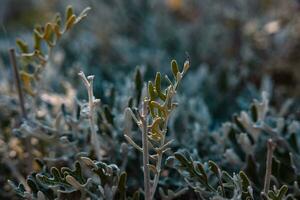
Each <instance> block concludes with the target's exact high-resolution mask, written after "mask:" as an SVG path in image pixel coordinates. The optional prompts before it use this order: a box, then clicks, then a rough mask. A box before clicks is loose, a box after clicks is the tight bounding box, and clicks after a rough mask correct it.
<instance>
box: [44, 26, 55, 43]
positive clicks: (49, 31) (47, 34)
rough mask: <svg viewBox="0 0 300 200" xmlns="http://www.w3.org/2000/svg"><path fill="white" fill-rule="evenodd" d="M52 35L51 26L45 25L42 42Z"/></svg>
mask: <svg viewBox="0 0 300 200" xmlns="http://www.w3.org/2000/svg"><path fill="white" fill-rule="evenodd" d="M52 33H53V30H52V25H51V24H50V23H47V24H46V26H45V32H44V35H43V38H44V40H49V39H50V36H51V34H52Z"/></svg>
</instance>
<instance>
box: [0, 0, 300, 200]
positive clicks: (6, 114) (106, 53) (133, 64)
mask: <svg viewBox="0 0 300 200" xmlns="http://www.w3.org/2000/svg"><path fill="white" fill-rule="evenodd" d="M69 4H70V5H72V6H73V7H74V9H75V10H76V11H77V13H78V12H80V11H81V10H82V9H83V8H85V7H86V6H90V7H92V10H91V11H90V13H89V17H88V18H87V19H85V20H84V22H82V23H81V24H80V26H77V27H75V28H74V29H75V30H73V31H71V32H70V33H68V36H66V37H64V38H63V40H62V41H60V43H59V45H58V46H57V47H55V50H54V51H53V52H52V55H51V59H50V62H49V65H50V67H47V69H46V72H45V73H44V74H45V76H44V78H43V79H44V83H46V85H47V90H48V91H47V92H48V94H50V95H48V96H47V97H46V96H44V97H42V99H44V100H45V99H46V101H47V102H48V103H49V104H51V105H52V106H53V112H55V109H56V110H57V108H56V107H60V105H61V103H62V102H64V103H66V102H65V100H66V99H64V98H68V97H69V98H71V97H74V96H75V95H78V96H79V97H83V95H84V94H85V93H84V92H85V91H82V89H83V87H80V88H79V86H80V82H79V79H78V77H77V73H78V72H79V70H84V71H85V72H86V73H87V74H94V75H95V77H96V79H95V83H94V84H95V90H94V91H95V96H96V97H97V98H100V99H101V100H102V102H104V103H105V104H108V105H109V106H110V108H111V109H112V113H113V114H114V117H115V120H116V121H117V123H118V122H119V121H121V119H120V118H121V117H120V115H121V114H123V109H124V107H125V105H126V103H127V101H128V99H129V97H130V95H131V94H129V92H128V91H129V88H133V87H134V86H133V85H134V84H133V83H132V80H133V79H134V72H135V70H136V68H137V67H140V69H141V71H142V74H143V75H144V79H145V80H148V79H149V77H153V76H154V74H155V72H156V71H161V72H164V73H170V72H169V62H170V60H171V59H173V58H176V59H177V60H178V62H179V63H183V62H184V60H185V59H186V58H189V59H190V61H191V66H192V67H191V73H190V74H189V75H188V76H186V79H185V80H184V81H183V85H182V86H181V87H180V95H179V97H178V100H179V102H181V104H180V106H179V108H178V110H177V111H176V113H175V114H174V117H173V118H172V123H171V125H170V132H171V134H173V135H175V136H176V139H178V141H180V144H181V145H183V147H184V146H185V147H188V146H190V144H189V142H190V140H191V139H189V140H185V139H186V138H187V137H188V133H189V132H191V130H193V134H194V132H197V133H195V134H194V135H193V138H194V139H195V138H196V141H197V138H198V139H199V138H201V137H203V136H201V133H204V134H206V133H207V132H208V131H210V130H214V129H215V128H217V127H220V126H221V123H222V122H224V121H227V120H230V119H231V117H232V115H233V113H237V112H239V111H240V110H243V109H245V110H246V109H248V106H249V103H251V100H252V99H253V98H259V97H260V94H261V92H262V91H263V90H264V91H267V92H268V93H269V94H270V97H271V98H270V100H271V102H270V103H271V105H272V109H274V110H275V111H276V112H279V111H280V109H281V108H282V107H281V105H285V104H289V103H290V102H291V103H290V107H289V109H288V111H287V112H286V115H289V116H290V114H291V113H292V114H291V116H292V117H291V118H292V119H296V120H299V119H300V110H299V109H300V108H299V106H300V104H299V100H300V56H299V50H300V2H299V1H298V0H273V1H271V0H227V1H223V0H214V1H210V0H144V1H140V0H101V1H100V0H99V1H98V0H80V1H75V0H68V1H60V0H44V1H41V0H26V1H19V0H1V5H0V70H1V73H0V97H1V102H0V109H1V112H0V126H1V129H0V133H2V135H4V137H5V136H6V135H7V134H8V132H9V128H10V127H11V126H13V125H14V124H15V122H14V120H13V119H12V118H13V117H14V116H16V115H17V113H18V108H17V107H16V106H15V105H16V104H17V101H16V97H15V94H13V93H12V91H14V89H13V78H12V72H11V68H10V65H9V62H8V49H9V48H11V47H14V46H15V39H16V38H21V39H23V40H25V41H28V42H30V41H32V38H31V35H32V34H31V33H32V28H33V24H44V23H45V22H47V21H49V20H50V19H52V18H53V16H54V14H55V13H56V12H63V11H64V10H65V7H66V6H67V5H69ZM74 91H76V92H77V91H78V94H77V93H76V94H74V93H75V92H74ZM66 93H67V94H66ZM51 94H53V95H55V97H60V98H56V99H55V100H53V101H52V100H51V98H50V97H51ZM68 95H69V96H68ZM7 96H10V97H11V96H13V97H15V98H13V99H9V98H7ZM113 96H116V97H117V98H112V97H113ZM287 100H288V101H287ZM8 101H9V103H8ZM8 104H12V105H13V106H12V107H11V108H10V107H8V106H7V105H8ZM51 108H52V107H51ZM276 112H274V113H276ZM120 132H121V131H120ZM118 133H119V132H118ZM120 135H121V134H120ZM1 137H2V136H1ZM2 139H3V138H2ZM3 140H4V139H3ZM1 141H2V140H1ZM11 142H12V144H10V145H11V146H17V145H15V144H13V142H14V141H11ZM15 142H16V141H15ZM198 145H199V144H198ZM206 145H208V144H206ZM198 147H199V154H200V156H205V155H206V153H207V152H205V150H206V149H205V148H204V147H203V146H202V147H201V146H198ZM14 151H18V150H17V149H15V150H14ZM208 155H210V154H208ZM206 156H207V155H206ZM207 157H209V156H207ZM129 168H132V167H130V166H129ZM1 170H2V171H1V174H2V173H4V172H5V171H6V170H7V169H1ZM129 171H130V170H129ZM132 171H134V168H133V169H132ZM2 179H6V177H2V176H1V178H0V184H4V182H5V180H2ZM133 185H134V183H133ZM0 187H1V185H0ZM0 197H1V196H0Z"/></svg>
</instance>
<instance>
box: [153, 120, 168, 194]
mask: <svg viewBox="0 0 300 200" xmlns="http://www.w3.org/2000/svg"><path fill="white" fill-rule="evenodd" d="M167 124H168V119H166V121H165V124H164V132H165V133H164V134H163V136H162V139H161V146H163V145H164V144H165V138H166V134H167ZM162 156H163V153H162V152H160V153H159V154H158V159H157V163H156V170H157V174H155V176H154V180H153V185H152V188H151V199H153V198H154V195H155V191H156V188H157V185H158V181H159V177H160V171H161V162H162Z"/></svg>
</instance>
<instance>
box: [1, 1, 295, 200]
mask: <svg viewBox="0 0 300 200" xmlns="http://www.w3.org/2000/svg"><path fill="white" fill-rule="evenodd" d="M139 6H140V5H139ZM139 6H137V7H134V8H133V10H135V9H136V10H135V11H137V10H138V8H139ZM84 13H85V12H84ZM84 15H85V14H84ZM67 16H69V17H70V16H71V11H70V9H68V11H67ZM156 17H158V16H156ZM67 18H68V17H67ZM73 18H74V17H73ZM156 20H158V19H156ZM67 21H68V20H67ZM46 27H47V26H46ZM48 27H50V26H49V25H48ZM53 27H55V25H53ZM150 28H151V27H150ZM46 30H47V28H46ZM48 30H50V29H49V28H48ZM51 30H52V29H51ZM53 30H55V29H53ZM42 35H43V38H46V39H47V38H48V37H45V36H47V34H46V33H44V34H42ZM48 43H49V42H48ZM48 43H47V44H48ZM74 43H75V42H74ZM37 44H38V43H37ZM19 45H21V47H22V46H23V47H25V46H24V44H23V43H20V42H19ZM49 45H50V46H49V47H51V45H52V42H51V41H50V43H49ZM23 50H26V49H24V48H23ZM45 54H46V53H45ZM43 55H44V54H43ZM32 56H36V54H32ZM152 59H153V58H152ZM153 60H155V59H153ZM141 62H142V61H141ZM187 64H189V63H185V64H184V68H183V71H182V70H179V69H178V64H177V62H176V61H172V62H171V71H172V74H173V76H174V79H172V80H174V81H175V83H174V81H173V82H172V81H167V85H168V86H169V87H167V89H166V90H164V89H162V88H165V85H166V84H165V83H163V82H162V81H161V80H162V79H163V78H164V77H162V76H161V73H160V72H158V73H157V74H156V78H155V80H154V81H153V82H149V83H148V87H147V89H148V90H146V87H144V81H145V80H147V76H146V74H147V70H146V68H145V67H140V68H138V69H137V70H136V72H135V75H134V78H128V77H127V78H122V74H118V73H114V78H115V80H116V83H115V84H114V86H111V85H109V84H107V82H105V81H103V82H100V83H99V84H102V85H103V88H108V89H107V90H105V91H104V93H105V95H103V96H105V99H104V100H105V101H103V102H101V104H99V105H95V115H96V120H95V121H94V122H93V123H95V124H93V125H95V127H97V129H96V133H97V136H98V137H96V138H98V139H99V143H100V147H101V149H98V150H99V151H101V152H100V153H101V155H102V157H101V160H97V152H95V151H97V149H95V148H93V147H92V143H93V141H91V140H92V139H90V138H91V137H89V136H90V134H91V133H90V125H89V123H88V118H89V115H90V110H89V109H90V107H89V105H88V104H87V103H86V102H85V101H81V100H78V99H74V100H73V99H71V103H70V104H68V105H66V104H62V105H61V106H60V105H59V106H57V105H56V107H55V105H54V103H53V104H51V103H49V102H45V101H43V100H42V101H40V102H39V101H37V102H35V104H34V105H35V106H28V105H26V107H27V112H28V113H29V117H28V119H26V120H23V121H21V123H20V124H17V123H16V124H14V127H15V129H14V131H7V128H6V131H5V134H3V135H4V136H3V137H2V136H1V141H5V142H2V143H1V145H2V144H3V145H2V146H1V149H0V153H1V172H2V171H4V172H6V171H9V173H8V175H7V176H5V179H7V178H9V179H11V180H14V181H11V182H10V183H11V185H12V186H13V188H14V189H15V192H16V193H15V194H17V195H18V196H20V197H22V198H27V199H43V198H44V199H45V198H46V199H54V198H62V199H63V198H65V199H80V198H81V199H85V198H91V199H101V198H103V199H113V198H114V199H126V198H127V199H131V198H132V199H140V196H143V194H142V193H141V194H140V191H141V190H142V189H140V188H143V187H142V185H143V178H142V172H143V169H141V167H140V166H141V164H140V163H142V162H141V159H140V157H139V153H140V152H139V151H140V150H141V151H143V149H141V148H140V147H139V144H141V143H142V142H141V138H140V137H139V136H140V135H139V134H138V133H139V130H138V127H137V126H136V125H135V124H134V123H132V121H131V120H129V119H128V118H125V119H124V117H123V111H124V108H125V107H129V108H130V109H131V112H132V113H133V115H132V116H134V118H136V122H138V123H137V125H139V122H140V121H139V120H140V118H139V117H140V116H139V115H140V114H141V112H139V110H141V109H142V108H141V107H142V104H143V103H145V102H144V100H145V99H144V98H143V97H145V96H148V99H147V101H146V106H147V108H149V109H150V113H149V114H150V115H149V119H151V120H149V122H151V123H149V124H148V123H147V128H149V129H150V130H151V131H150V132H149V134H148V133H147V137H148V139H149V146H151V147H153V148H151V150H150V151H149V153H150V156H151V157H150V160H151V159H153V160H151V162H152V164H154V165H149V168H150V170H151V176H152V177H153V176H154V179H153V180H154V181H153V183H156V184H157V185H156V186H155V188H156V187H157V188H158V191H159V192H156V193H155V191H154V192H153V191H152V195H153V196H154V198H155V199H181V198H186V199H193V198H195V199H207V198H211V199H247V200H250V199H259V198H263V199H270V200H280V199H282V200H283V199H289V200H290V199H298V198H299V194H300V190H299V187H298V181H299V169H300V163H299V153H300V152H299V141H298V140H299V139H298V135H299V131H300V130H299V121H298V118H297V116H296V115H295V114H293V113H294V112H291V111H289V107H288V105H289V103H287V104H286V105H284V106H283V107H282V109H281V110H276V108H273V107H272V106H271V105H270V104H269V97H268V96H267V94H266V93H263V95H262V98H261V100H260V101H259V100H254V102H253V104H251V105H250V106H249V108H248V109H246V110H245V111H242V112H241V113H240V114H237V115H233V120H232V121H230V122H226V123H224V124H223V125H222V126H221V128H215V127H213V128H209V127H208V126H209V125H211V124H212V123H213V122H211V121H213V120H215V119H214V118H210V113H209V111H208V109H207V107H206V106H207V105H206V104H205V103H204V100H203V98H205V97H202V96H197V97H195V96H193V95H195V93H197V92H199V91H201V92H203V91H205V92H208V93H209V95H207V96H206V98H207V97H210V98H211V99H209V101H210V103H211V104H213V102H214V101H217V99H218V97H220V96H222V95H224V93H222V92H221V91H231V90H233V89H234V88H237V87H238V85H239V84H240V83H241V82H242V81H243V78H244V77H240V78H239V79H238V80H237V81H236V82H234V81H233V82H230V80H231V79H230V76H233V75H232V74H235V75H240V74H239V73H234V72H233V70H232V71H231V70H230V69H228V71H226V70H225V71H222V72H220V73H210V71H209V70H208V68H207V67H206V66H202V67H201V68H200V70H199V71H196V70H194V71H193V72H194V74H195V75H194V76H193V73H191V74H190V75H188V76H187V77H186V78H187V79H185V81H183V85H182V86H183V87H182V88H178V90H182V93H185V94H187V95H178V98H177V99H176V100H177V101H178V102H179V105H178V107H177V108H176V109H175V106H177V105H176V104H174V102H173V101H171V100H172V98H170V97H173V95H174V93H175V91H176V90H177V84H178V83H179V82H180V80H181V78H182V77H181V76H182V75H183V74H184V73H185V71H186V69H187ZM38 65H40V63H38ZM148 73H149V72H148ZM76 74H77V73H76ZM199 74H200V75H201V76H198V75H199ZM241 74H242V73H241ZM223 76H224V77H225V78H224V77H223ZM189 77H191V78H190V79H189ZM199 77H201V78H199ZM220 77H223V79H222V81H220V82H217V83H216V80H219V78H220ZM96 78H97V77H96ZM168 79H169V78H167V80H168ZM220 79H221V78H220ZM76 80H77V79H76ZM235 80H236V79H235ZM23 81H24V79H23ZM185 82H186V83H185ZM196 83H197V84H196ZM222 86H226V89H224V90H221V88H222ZM246 86H247V87H246V89H245V91H246V92H249V91H250V92H253V93H254V94H255V95H256V94H257V89H253V87H252V86H253V85H252V84H251V83H249V84H248V83H247V84H246ZM47 87H51V85H49V86H47ZM72 89H73V88H72ZM47 92H49V91H47ZM78 93H79V92H78ZM49 94H51V93H49ZM145 94H148V95H145ZM233 94H234V93H233ZM95 96H96V95H95ZM194 97H195V98H194ZM227 97H228V98H229V99H230V100H232V99H236V98H241V97H237V96H235V95H228V96H227ZM65 98H66V97H65ZM71 98H74V96H72V97H71ZM3 99H4V100H3V101H1V104H0V106H1V108H2V107H3V108H5V113H8V114H7V116H5V119H6V120H4V121H3V122H1V123H3V124H5V123H7V121H8V122H9V123H11V124H13V123H14V122H13V120H7V118H11V119H17V117H16V115H17V113H18V112H17V110H18V109H16V103H15V102H16V100H15V99H14V98H12V97H7V98H3ZM95 99H96V98H95ZM95 99H92V100H95ZM1 100H2V98H1ZM242 101H243V99H242ZM243 102H244V101H243ZM227 103H228V102H227ZM230 104H233V103H232V102H230ZM227 105H228V104H226V106H227ZM228 106H231V105H228ZM247 106H248V105H247ZM57 107H60V108H59V109H57ZM243 107H245V106H243ZM216 108H219V109H220V108H222V109H220V112H223V109H225V106H223V107H222V106H216ZM6 110H8V112H6ZM171 111H172V112H173V114H174V116H172V117H170V116H171V115H170V113H171ZM224 112H225V111H224ZM1 114H2V113H1ZM147 114H148V113H147ZM221 114H223V113H221ZM169 117H170V118H169ZM4 122H5V123H4ZM3 126H4V125H3ZM1 131H2V130H1ZM3 132H4V131H3ZM7 132H9V133H11V132H13V134H8V133H7ZM124 132H125V134H126V136H129V135H130V136H131V138H132V139H128V138H129V137H127V141H128V142H129V143H131V144H133V146H134V147H136V149H137V150H138V151H136V150H135V149H134V148H131V147H130V146H128V145H127V144H126V143H124V142H125V141H126V139H125V138H124V137H123V134H124ZM164 137H165V139H164V140H162V138H164ZM26 138H27V139H29V141H31V145H32V148H27V147H26V140H25V139H26ZM270 138H271V139H272V140H273V141H274V143H275V144H276V148H275V151H274V155H273V157H272V160H273V162H272V175H271V186H270V188H267V190H268V193H267V194H261V191H263V189H264V188H263V187H264V186H263V184H264V176H265V172H266V165H265V162H266V154H267V145H266V142H267V141H268V139H270ZM161 141H163V142H161ZM169 141H173V142H172V144H171V142H169ZM10 142H11V143H13V142H16V144H17V145H15V146H17V147H19V149H18V148H17V149H14V148H13V147H12V146H13V145H12V144H10ZM169 147H170V148H169ZM183 148H184V149H185V150H179V151H177V150H178V149H183ZM167 150H168V151H167ZM12 152H17V153H16V154H17V155H14V154H13V153H12ZM163 153H164V154H163ZM28 154H29V155H33V156H34V157H37V158H38V159H37V160H36V161H34V162H31V160H30V159H28ZM163 156H164V157H163ZM159 157H161V159H160V160H159V161H160V162H161V163H162V164H161V165H160V164H159V165H158V164H157V163H158V162H157V161H158V160H157V158H159ZM166 157H169V158H168V159H167V162H166V164H165V165H164V162H162V160H164V159H165V158H166ZM212 160H213V161H212ZM28 161H29V162H28ZM111 163H116V164H111ZM32 166H34V167H33V169H32ZM2 168H4V170H3V169H2ZM7 169H8V170H7ZM158 174H159V175H160V174H161V175H160V176H159V175H158ZM27 175H29V176H28V177H27V179H26V180H25V179H24V177H26V176H27ZM155 177H156V178H155ZM157 177H158V178H157ZM15 180H17V181H18V182H20V184H18V185H17V184H15V183H14V182H15ZM153 183H152V182H151V183H150V184H151V186H152V184H153ZM11 196H14V195H11ZM11 196H10V197H11Z"/></svg>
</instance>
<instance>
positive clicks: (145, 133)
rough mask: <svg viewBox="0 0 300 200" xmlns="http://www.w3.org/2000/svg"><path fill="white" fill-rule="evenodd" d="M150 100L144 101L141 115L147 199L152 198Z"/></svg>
mask: <svg viewBox="0 0 300 200" xmlns="http://www.w3.org/2000/svg"><path fill="white" fill-rule="evenodd" d="M147 106H148V100H147V99H145V100H144V102H143V111H142V115H141V121H142V123H141V125H142V145H143V167H144V192H145V200H150V199H151V190H150V171H149V147H148V127H147V114H148V107H147Z"/></svg>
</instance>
